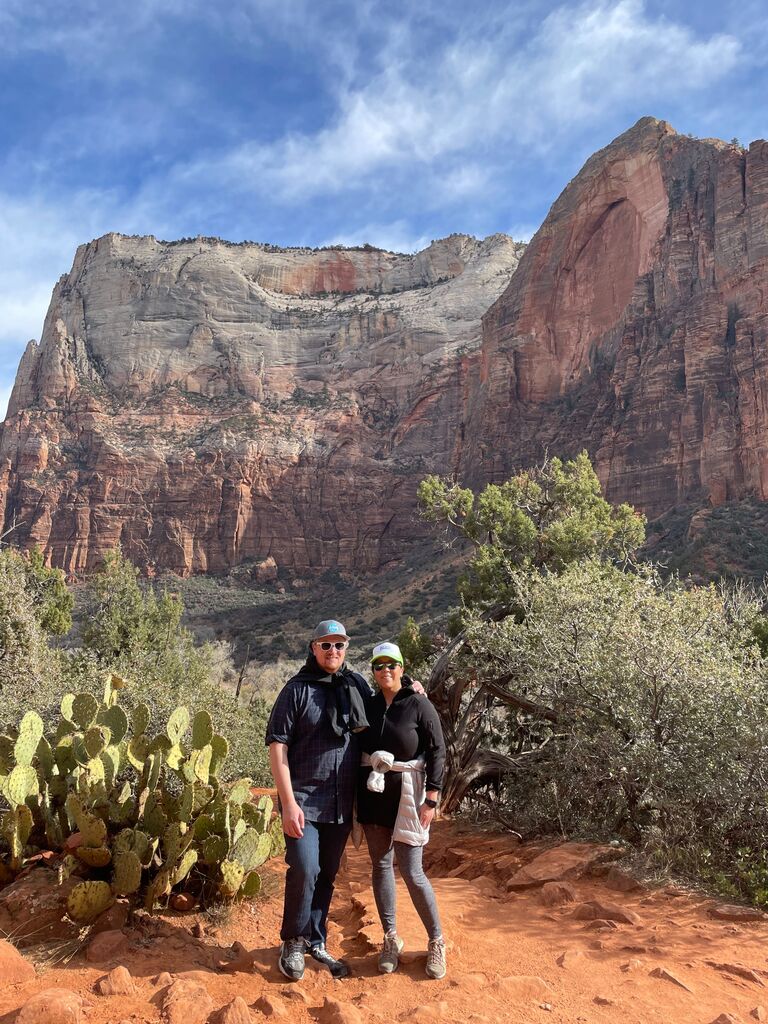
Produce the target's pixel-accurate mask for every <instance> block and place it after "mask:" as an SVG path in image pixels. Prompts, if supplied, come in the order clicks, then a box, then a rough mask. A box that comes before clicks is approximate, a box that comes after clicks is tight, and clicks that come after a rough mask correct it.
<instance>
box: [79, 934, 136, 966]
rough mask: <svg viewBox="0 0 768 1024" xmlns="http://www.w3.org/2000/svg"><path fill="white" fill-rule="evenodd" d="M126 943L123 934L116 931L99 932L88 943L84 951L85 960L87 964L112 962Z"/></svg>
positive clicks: (126, 939) (126, 938)
mask: <svg viewBox="0 0 768 1024" xmlns="http://www.w3.org/2000/svg"><path fill="white" fill-rule="evenodd" d="M127 942H128V937H127V936H126V934H125V932H122V931H119V930H117V929H115V930H113V931H110V932H99V934H98V935H94V937H93V938H92V939H91V941H90V942H89V943H88V948H87V949H86V951H85V959H86V960H87V961H88V962H89V963H92V964H93V963H96V964H98V963H103V962H104V961H105V960H114V959H115V957H116V956H117V954H118V953H120V952H121V951H122V950H123V949H125V946H126V944H127Z"/></svg>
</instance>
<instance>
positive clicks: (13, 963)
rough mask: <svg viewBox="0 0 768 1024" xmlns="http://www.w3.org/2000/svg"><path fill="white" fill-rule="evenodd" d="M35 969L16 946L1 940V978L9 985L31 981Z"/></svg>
mask: <svg viewBox="0 0 768 1024" xmlns="http://www.w3.org/2000/svg"><path fill="white" fill-rule="evenodd" d="M34 977H35V968H34V967H33V966H32V964H30V963H28V962H27V961H26V960H25V959H24V957H23V956H22V955H21V953H19V951H18V950H17V949H16V947H15V946H12V945H11V943H10V942H6V941H5V939H0V978H2V980H3V981H4V982H6V983H7V984H9V985H13V984H16V982H20V981H31V980H32V979H33V978H34Z"/></svg>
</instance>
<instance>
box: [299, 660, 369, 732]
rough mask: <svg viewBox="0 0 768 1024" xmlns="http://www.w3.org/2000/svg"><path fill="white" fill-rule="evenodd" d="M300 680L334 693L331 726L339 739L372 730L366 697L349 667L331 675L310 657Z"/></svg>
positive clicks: (329, 718) (331, 701) (332, 695)
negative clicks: (367, 715) (369, 728)
mask: <svg viewBox="0 0 768 1024" xmlns="http://www.w3.org/2000/svg"><path fill="white" fill-rule="evenodd" d="M298 677H299V678H301V679H307V680H311V681H312V682H315V683H320V684H322V685H323V686H327V687H328V688H329V689H330V690H331V700H329V701H328V703H327V705H326V708H327V714H328V722H329V724H330V726H331V729H332V730H333V732H334V734H335V735H336V736H339V737H341V736H343V735H344V734H345V733H347V732H362V731H363V729H367V728H368V718H367V717H366V714H365V702H364V700H363V695H362V694H361V693H360V690H359V689H358V687H357V684H356V683H355V680H354V676H353V673H352V672H350V670H349V669H348V668H347V667H346V666H345V665H342V666H341V668H340V669H339V670H338V672H335V673H334V674H333V675H331V674H330V673H329V672H326V670H325V669H324V668H321V666H320V665H319V664H318V663H317V658H315V656H314V654H312V653H310V654H309V656H308V657H307V660H306V662H305V664H304V666H303V667H302V668H301V670H300V671H299V673H298Z"/></svg>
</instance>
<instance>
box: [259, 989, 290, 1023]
mask: <svg viewBox="0 0 768 1024" xmlns="http://www.w3.org/2000/svg"><path fill="white" fill-rule="evenodd" d="M254 1007H255V1009H257V1010H258V1011H259V1013H263V1014H264V1016H265V1017H287V1016H288V1010H287V1009H286V1008H285V1003H284V1002H283V1001H282V999H280V998H279V997H278V996H273V995H270V994H269V993H268V992H265V993H264V995H263V996H259V998H258V999H257V1000H256V1002H255V1003H254Z"/></svg>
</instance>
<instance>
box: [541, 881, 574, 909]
mask: <svg viewBox="0 0 768 1024" xmlns="http://www.w3.org/2000/svg"><path fill="white" fill-rule="evenodd" d="M539 900H540V901H541V902H542V903H543V904H544V906H545V907H559V906H562V904H563V903H575V902H576V890H575V889H574V887H573V886H572V885H569V883H568V882H545V883H544V885H543V886H542V889H541V892H540V894H539Z"/></svg>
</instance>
